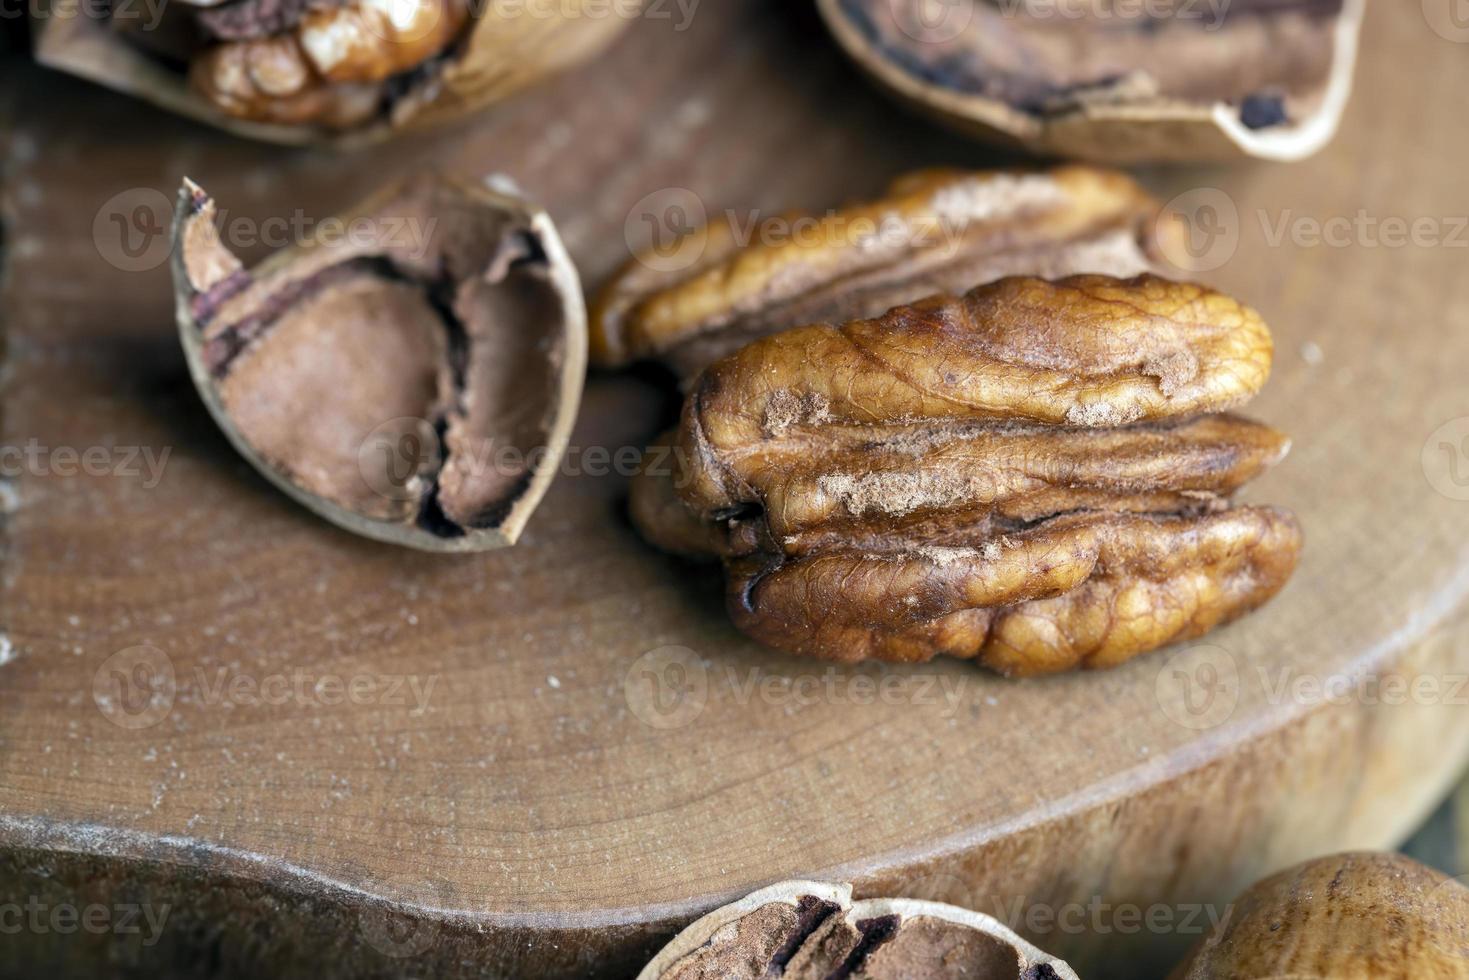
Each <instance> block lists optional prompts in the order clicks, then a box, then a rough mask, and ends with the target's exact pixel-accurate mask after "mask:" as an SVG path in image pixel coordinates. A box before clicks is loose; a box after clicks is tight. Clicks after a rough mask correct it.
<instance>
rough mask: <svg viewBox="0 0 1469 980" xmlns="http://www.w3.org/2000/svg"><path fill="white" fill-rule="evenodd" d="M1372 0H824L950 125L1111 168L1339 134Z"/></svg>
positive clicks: (1292, 149)
mask: <svg viewBox="0 0 1469 980" xmlns="http://www.w3.org/2000/svg"><path fill="white" fill-rule="evenodd" d="M1365 5H1366V4H1365V0H1234V2H1232V3H1227V4H1216V5H1205V4H1201V3H1196V2H1194V0H1172V2H1164V0H1158V2H1153V3H1148V4H1140V3H1119V2H1115V0H1080V2H1066V3H1056V2H1053V0H1003V2H994V0H961V2H958V3H929V2H927V0H818V7H819V8H820V10H821V12H822V15H823V16H824V17H825V19H826V21H827V24H828V26H829V27H830V28H831V30H832V32H833V33H834V34H835V36H836V38H837V40H838V41H839V42H840V43H841V45H842V46H843V47H844V48H845V49H846V51H847V53H848V54H849V55H851V56H852V57H853V58H854V59H855V60H856V61H857V63H858V64H859V65H860V66H861V67H862V68H863V69H865V70H866V71H867V72H868V73H869V74H871V75H872V76H873V78H875V79H876V80H877V81H878V82H879V83H881V84H882V85H884V86H886V87H887V88H889V89H890V90H892V91H893V92H894V93H895V94H896V95H898V96H899V97H900V98H901V99H902V100H903V101H905V102H908V103H911V104H913V105H914V106H916V107H917V108H919V109H921V110H923V111H924V112H926V113H928V114H930V115H934V116H937V117H938V118H939V119H941V120H943V121H946V122H948V123H950V124H951V125H953V126H954V127H955V128H957V129H959V130H961V131H964V132H967V133H972V134H974V135H977V136H979V137H981V138H984V139H988V140H991V141H995V142H1000V143H1004V144H1010V145H1014V144H1018V145H1021V146H1024V147H1026V148H1028V149H1030V150H1032V151H1035V152H1038V153H1043V154H1046V155H1052V156H1065V157H1072V158H1077V159H1084V160H1096V161H1105V162H1112V163H1135V162H1143V161H1166V160H1208V159H1231V158H1236V157H1241V156H1255V157H1263V158H1267V159H1275V160H1295V159H1300V158H1302V157H1305V156H1309V155H1310V154H1312V153H1314V152H1316V151H1317V150H1319V149H1320V148H1321V147H1322V146H1324V145H1325V144H1326V142H1327V141H1328V140H1330V139H1331V137H1332V135H1333V134H1334V133H1335V131H1336V128H1337V124H1338V122H1339V121H1340V119H1341V115H1342V111H1343V109H1344V108H1345V106H1346V102H1347V98H1348V96H1349V95H1350V92H1351V85H1352V74H1353V70H1354V66H1355V61H1356V50H1357V36H1358V33H1359V32H1360V28H1361V22H1362V16H1363V11H1364V9H1365Z"/></svg>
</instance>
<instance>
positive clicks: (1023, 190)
mask: <svg viewBox="0 0 1469 980" xmlns="http://www.w3.org/2000/svg"><path fill="white" fill-rule="evenodd" d="M1157 215H1158V206H1157V202H1155V201H1154V200H1152V199H1151V198H1150V197H1149V196H1148V195H1147V194H1146V193H1145V192H1144V191H1143V190H1142V189H1141V188H1140V187H1138V186H1137V184H1135V183H1134V182H1133V181H1132V180H1131V179H1129V178H1128V177H1126V176H1124V175H1122V174H1120V173H1117V172H1114V171H1107V170H1099V169H1095V168H1089V167H1074V166H1068V167H1059V168H1056V169H1054V170H1050V171H1045V172H1038V173H1007V172H999V171H992V172H985V171H981V172H969V171H960V170H927V171H919V172H916V173H912V174H909V175H907V176H904V177H901V178H899V179H898V180H896V181H895V182H894V183H893V184H892V185H891V186H890V187H889V188H888V190H887V192H886V194H885V195H884V196H883V197H882V198H880V199H878V200H875V201H871V202H868V203H863V204H856V205H852V206H850V207H847V208H844V209H841V210H838V211H834V212H830V213H827V214H814V213H809V212H788V213H785V214H780V215H776V216H774V217H771V218H767V219H765V220H764V221H762V222H760V223H759V224H757V225H756V226H755V227H754V228H753V229H751V228H742V227H740V225H739V223H738V222H736V221H734V220H719V221H715V222H712V223H710V224H709V225H707V226H706V227H704V228H701V229H698V230H696V231H694V232H693V233H691V234H689V235H688V236H686V237H685V238H683V239H681V240H680V241H679V242H677V243H675V246H674V248H673V249H672V250H671V252H669V253H655V252H651V251H650V252H647V253H644V254H640V255H638V256H637V257H635V258H634V259H633V260H632V261H631V262H630V263H629V264H628V265H627V266H626V267H625V268H624V269H623V270H622V271H621V272H619V273H618V274H617V275H616V276H614V277H613V279H612V280H611V281H610V282H609V283H608V284H607V286H606V287H605V288H604V289H603V290H602V292H601V294H600V296H599V298H598V299H597V301H596V303H594V306H593V312H592V353H593V359H594V361H595V362H596V363H599V364H601V365H603V366H617V365H621V364H625V363H627V362H629V361H634V360H644V359H652V360H660V361H662V362H664V363H665V364H667V365H668V366H669V367H671V368H672V369H673V370H674V371H675V373H677V374H679V375H680V376H682V377H689V376H691V375H692V374H694V373H695V372H697V371H698V370H699V369H701V368H703V367H704V366H705V365H707V364H709V363H712V362H713V361H715V360H718V359H719V358H720V357H723V356H725V355H727V354H730V353H732V352H734V351H735V350H737V349H739V348H740V347H741V346H743V345H744V344H745V343H747V342H749V341H750V340H752V339H755V338H757V337H760V336H764V335H766V334H769V333H773V332H776V331H778V330H782V329H785V328H787V327H793V326H797V325H800V324H805V323H817V322H827V323H844V322H847V321H849V320H854V319H860V318H864V317H872V316H877V315H879V314H881V313H883V312H886V311H887V310H889V309H891V308H892V307H894V306H898V305H901V304H904V303H911V302H913V301H915V300H919V299H922V298H924V297H926V296H931V295H934V294H936V293H944V292H954V293H959V292H963V291H965V290H968V289H970V288H972V287H974V286H976V285H978V284H980V283H985V282H989V281H991V280H994V279H999V278H1002V277H1004V276H1008V275H1016V274H1021V273H1025V274H1031V275H1039V276H1043V277H1046V278H1059V277H1062V276H1066V275H1070V274H1073V273H1079V272H1094V273H1105V274H1108V275H1114V276H1131V275H1135V274H1137V273H1140V272H1146V271H1155V272H1156V271H1163V270H1164V269H1165V266H1166V263H1165V262H1164V260H1163V249H1162V247H1161V245H1162V244H1163V243H1160V241H1159V239H1158V235H1159V232H1160V228H1159V222H1158V221H1157ZM1162 230H1166V231H1168V232H1170V233H1171V232H1172V227H1171V226H1165V227H1164V229H1162ZM1170 254H1172V253H1171V252H1170Z"/></svg>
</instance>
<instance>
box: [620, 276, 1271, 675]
mask: <svg viewBox="0 0 1469 980" xmlns="http://www.w3.org/2000/svg"><path fill="white" fill-rule="evenodd" d="M1270 359H1271V341H1270V336H1269V332H1268V330H1267V329H1266V327H1265V325H1264V323H1263V322H1262V321H1261V320H1260V318H1259V316H1258V315H1257V314H1256V313H1255V312H1254V311H1252V310H1250V309H1249V308H1248V307H1245V306H1243V305H1241V304H1239V303H1237V302H1235V301H1233V300H1231V299H1229V298H1228V297H1226V296H1223V295H1222V294H1219V293H1217V292H1214V291H1212V290H1208V289H1206V288H1204V287H1201V286H1196V285H1191V284H1186V283H1176V282H1171V281H1168V280H1164V279H1160V278H1157V277H1154V276H1148V275H1145V276H1141V277H1137V278H1135V279H1131V280H1117V279H1112V278H1108V277H1104V276H1076V277H1071V278H1068V279H1064V280H1060V281H1057V282H1049V281H1046V280H1041V279H1028V278H1027V279H1005V280H1001V281H999V282H996V283H993V284H990V285H988V286H984V287H981V288H979V289H976V290H973V291H971V292H970V293H968V294H967V295H965V296H963V297H959V298H956V297H948V296H940V297H934V298H931V299H929V300H925V301H923V302H920V303H916V304H913V305H911V306H907V307H900V308H897V309H894V310H892V311H890V312H889V313H887V314H885V315H884V316H882V317H879V318H877V319H874V320H859V321H854V322H851V323H847V324H844V325H843V326H841V327H833V326H828V325H822V324H818V325H811V326H806V327H799V328H796V329H793V330H788V331H785V332H783V333H780V334H776V335H774V336H771V337H768V338H765V339H764V340H761V341H757V342H756V343H753V344H751V345H749V346H748V347H746V348H745V349H743V350H742V351H740V352H739V353H737V354H735V355H733V356H731V357H729V358H726V359H724V360H722V361H720V362H718V363H717V364H715V365H713V366H711V367H710V368H709V369H708V370H706V371H705V372H704V373H703V374H702V375H700V377H699V378H698V380H697V382H696V384H695V386H694V388H693V390H692V391H691V392H690V393H689V395H688V398H687V399H686V401H685V405H684V412H683V416H682V419H681V422H680V425H679V427H678V428H677V429H676V430H675V431H674V432H672V433H670V434H668V435H667V436H666V437H664V439H663V440H662V441H661V445H662V446H663V447H665V449H666V451H664V452H662V453H661V456H660V455H659V454H650V458H655V457H657V458H662V459H663V460H665V463H666V462H667V461H677V462H678V463H679V465H678V466H677V467H673V466H670V465H663V466H660V467H658V468H656V471H655V468H654V467H652V466H649V467H648V469H647V470H646V471H645V473H644V474H642V475H641V476H640V477H639V478H638V480H636V481H635V483H634V492H633V499H632V512H633V517H634V520H635V521H636V523H637V524H638V526H639V527H640V529H641V530H642V532H643V534H644V535H645V536H646V537H647V538H648V539H649V540H650V541H652V542H653V543H655V544H657V545H659V546H661V547H663V548H665V549H667V550H669V551H673V552H677V553H681V554H685V555H695V556H697V555H706V556H717V557H720V558H722V559H724V560H725V562H726V565H727V573H728V580H729V595H728V605H729V609H730V613H731V616H732V617H733V619H734V621H735V623H736V624H737V625H738V626H739V627H740V628H741V629H742V630H744V631H745V632H746V633H748V634H750V635H751V636H752V637H754V638H756V639H758V640H760V641H761V642H763V643H765V644H767V645H769V646H773V647H776V648H779V649H785V650H789V651H792V652H796V653H803V654H810V655H814V656H819V657H824V658H829V659H837V660H849V661H852V660H862V659H866V658H879V659H886V660H897V661H912V660H926V659H928V658H930V657H932V656H935V655H939V654H944V655H951V656H957V657H970V658H977V659H979V660H980V661H982V662H983V663H985V664H987V665H989V666H991V667H994V668H996V669H999V670H1002V671H1004V672H1007V673H1016V674H1026V673H1042V672H1051V671H1056V670H1064V669H1068V668H1070V667H1074V666H1078V665H1084V666H1107V665H1112V664H1116V663H1120V662H1122V661H1124V660H1126V659H1128V658H1130V657H1131V656H1133V655H1135V654H1136V653H1139V652H1142V651H1144V650H1149V649H1153V648H1155V647H1157V646H1161V645H1163V644H1165V643H1168V642H1171V641H1174V640H1178V639H1183V638H1186V637H1191V636H1197V635H1199V634H1201V633H1203V632H1205V631H1207V630H1209V629H1211V628H1213V627H1214V626H1216V625H1218V624H1220V623H1222V622H1225V621H1227V620H1229V619H1231V618H1233V617H1235V616H1237V615H1239V614H1241V613H1243V612H1245V611H1247V610H1249V609H1251V608H1253V607H1255V606H1257V605H1259V604H1260V603H1262V602H1264V601H1265V600H1266V599H1268V598H1269V597H1270V596H1271V595H1273V594H1274V593H1275V592H1276V591H1277V590H1278V589H1279V588H1280V587H1281V586H1282V585H1283V584H1284V583H1285V581H1286V579H1287V578H1288V577H1289V576H1290V574H1291V572H1292V570H1293V569H1294V566H1295V561H1296V556H1297V552H1298V550H1299V546H1300V531H1299V528H1298V527H1297V525H1296V523H1295V521H1294V518H1293V517H1291V515H1289V514H1288V513H1286V512H1284V511H1279V510H1276V509H1273V508H1266V507H1239V508H1234V507H1231V498H1232V496H1233V494H1234V493H1235V492H1236V491H1237V490H1239V489H1240V488H1241V487H1242V486H1243V485H1245V484H1246V483H1247V482H1248V481H1250V480H1252V479H1254V478H1255V477H1256V476H1258V475H1260V474H1261V473H1262V472H1264V471H1265V470H1266V469H1267V468H1269V467H1270V466H1272V465H1274V464H1275V463H1277V462H1278V461H1279V460H1280V459H1282V458H1283V457H1284V456H1285V454H1286V452H1287V451H1288V449H1289V442H1288V440H1287V439H1286V438H1285V437H1284V436H1282V435H1281V434H1280V433H1278V432H1276V431H1274V430H1273V429H1271V428H1269V427H1267V426H1264V425H1261V424H1260V423H1257V422H1252V421H1250V420H1248V419H1245V418H1242V417H1240V416H1237V415H1234V414H1232V413H1230V412H1228V411H1227V410H1228V409H1231V408H1234V407H1236V406H1238V405H1240V404H1242V403H1243V402H1245V401H1246V400H1248V399H1249V398H1250V397H1252V396H1253V395H1254V394H1255V393H1256V392H1257V391H1258V390H1259V388H1260V386H1261V385H1263V384H1264V382H1265V379H1266V376H1267V375H1268V372H1269V367H1270Z"/></svg>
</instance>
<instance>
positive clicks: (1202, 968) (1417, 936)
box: [1173, 852, 1469, 980]
mask: <svg viewBox="0 0 1469 980" xmlns="http://www.w3.org/2000/svg"><path fill="white" fill-rule="evenodd" d="M1229 909H1230V914H1229V915H1228V916H1227V917H1226V918H1225V921H1224V922H1223V923H1222V924H1220V926H1219V927H1218V928H1217V929H1216V931H1215V932H1214V934H1213V935H1212V936H1209V937H1208V938H1207V939H1205V940H1204V941H1202V942H1200V943H1199V944H1198V946H1197V947H1195V949H1194V950H1193V952H1192V953H1191V954H1190V956H1189V957H1188V959H1187V960H1185V962H1184V963H1183V964H1182V965H1180V966H1179V968H1178V970H1177V971H1175V972H1174V974H1173V980H1242V978H1249V977H1330V978H1332V980H1460V978H1462V977H1464V976H1465V975H1466V972H1469V887H1465V879H1462V878H1460V879H1453V878H1450V877H1448V876H1447V875H1445V874H1443V873H1442V872H1439V871H1435V870H1433V869H1431V868H1426V867H1424V866H1423V865H1421V864H1419V863H1418V862H1416V861H1413V860H1412V859H1410V858H1407V857H1404V856H1403V855H1401V854H1374V853H1365V852H1363V853H1349V854H1337V855H1333V856H1331V857H1323V858H1317V859H1316V860H1313V861H1307V862H1305V863H1304V864H1300V865H1297V866H1296V867H1293V868H1289V869H1287V870H1285V871H1282V872H1280V873H1279V874H1276V875H1272V876H1271V877H1269V878H1266V879H1265V880H1263V881H1260V882H1258V883H1256V884H1255V885H1254V886H1253V887H1252V888H1250V889H1249V890H1248V891H1246V892H1245V893H1244V894H1243V895H1241V896H1240V897H1239V898H1238V899H1237V900H1236V901H1235V902H1234V903H1233V904H1231V905H1230V906H1229Z"/></svg>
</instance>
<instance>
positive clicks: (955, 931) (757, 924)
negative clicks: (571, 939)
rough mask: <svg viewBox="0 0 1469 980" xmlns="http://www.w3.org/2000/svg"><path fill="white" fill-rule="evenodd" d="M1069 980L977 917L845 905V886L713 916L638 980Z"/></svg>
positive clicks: (928, 906)
mask: <svg viewBox="0 0 1469 980" xmlns="http://www.w3.org/2000/svg"><path fill="white" fill-rule="evenodd" d="M777 976H778V977H785V978H787V980H827V978H833V977H849V978H852V980H911V978H915V977H976V978H984V980H1076V974H1075V973H1074V972H1073V971H1072V969H1071V968H1070V967H1069V966H1067V965H1066V964H1065V963H1063V962H1062V961H1061V960H1058V959H1056V958H1055V957H1054V956H1049V955H1047V954H1046V953H1044V952H1042V951H1041V950H1039V949H1037V948H1036V947H1034V946H1032V945H1031V944H1030V943H1028V942H1026V941H1025V940H1024V939H1021V938H1020V937H1019V936H1017V935H1016V934H1015V933H1014V932H1012V931H1011V930H1010V929H1008V928H1006V927H1005V926H1004V925H1003V924H1001V923H1000V922H999V921H998V920H996V919H993V918H991V917H990V916H987V915H984V914H982V913H979V912H971V911H969V910H968V909H962V908H958V907H956V906H953V905H944V904H942V903H939V902H925V901H919V900H917V899H903V898H873V899H867V900H866V901H861V902H853V901H852V886H850V885H847V884H826V883H823V882H815V881H787V882H782V883H780V884H778V885H771V886H770V887H768V888H762V889H761V890H759V891H757V892H754V893H752V894H750V895H747V896H745V897H744V898H742V899H740V900H739V901H737V902H733V903H731V904H729V905H726V906H724V907H723V908H720V909H716V910H714V911H713V912H710V913H709V914H708V915H706V916H704V917H703V918H701V919H699V920H698V921H697V922H695V923H693V924H692V925H690V926H689V927H688V928H687V929H685V930H684V931H683V932H681V933H679V934H678V935H677V936H675V937H674V939H673V941H672V942H670V943H669V944H668V945H667V946H666V947H664V948H663V950H662V951H661V952H660V953H659V954H658V955H657V956H655V957H654V958H653V960H652V962H650V963H649V964H648V965H647V966H646V967H644V968H643V971H642V972H641V973H640V974H638V980H713V978H716V977H717V978H719V980H761V978H765V977H777Z"/></svg>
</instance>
